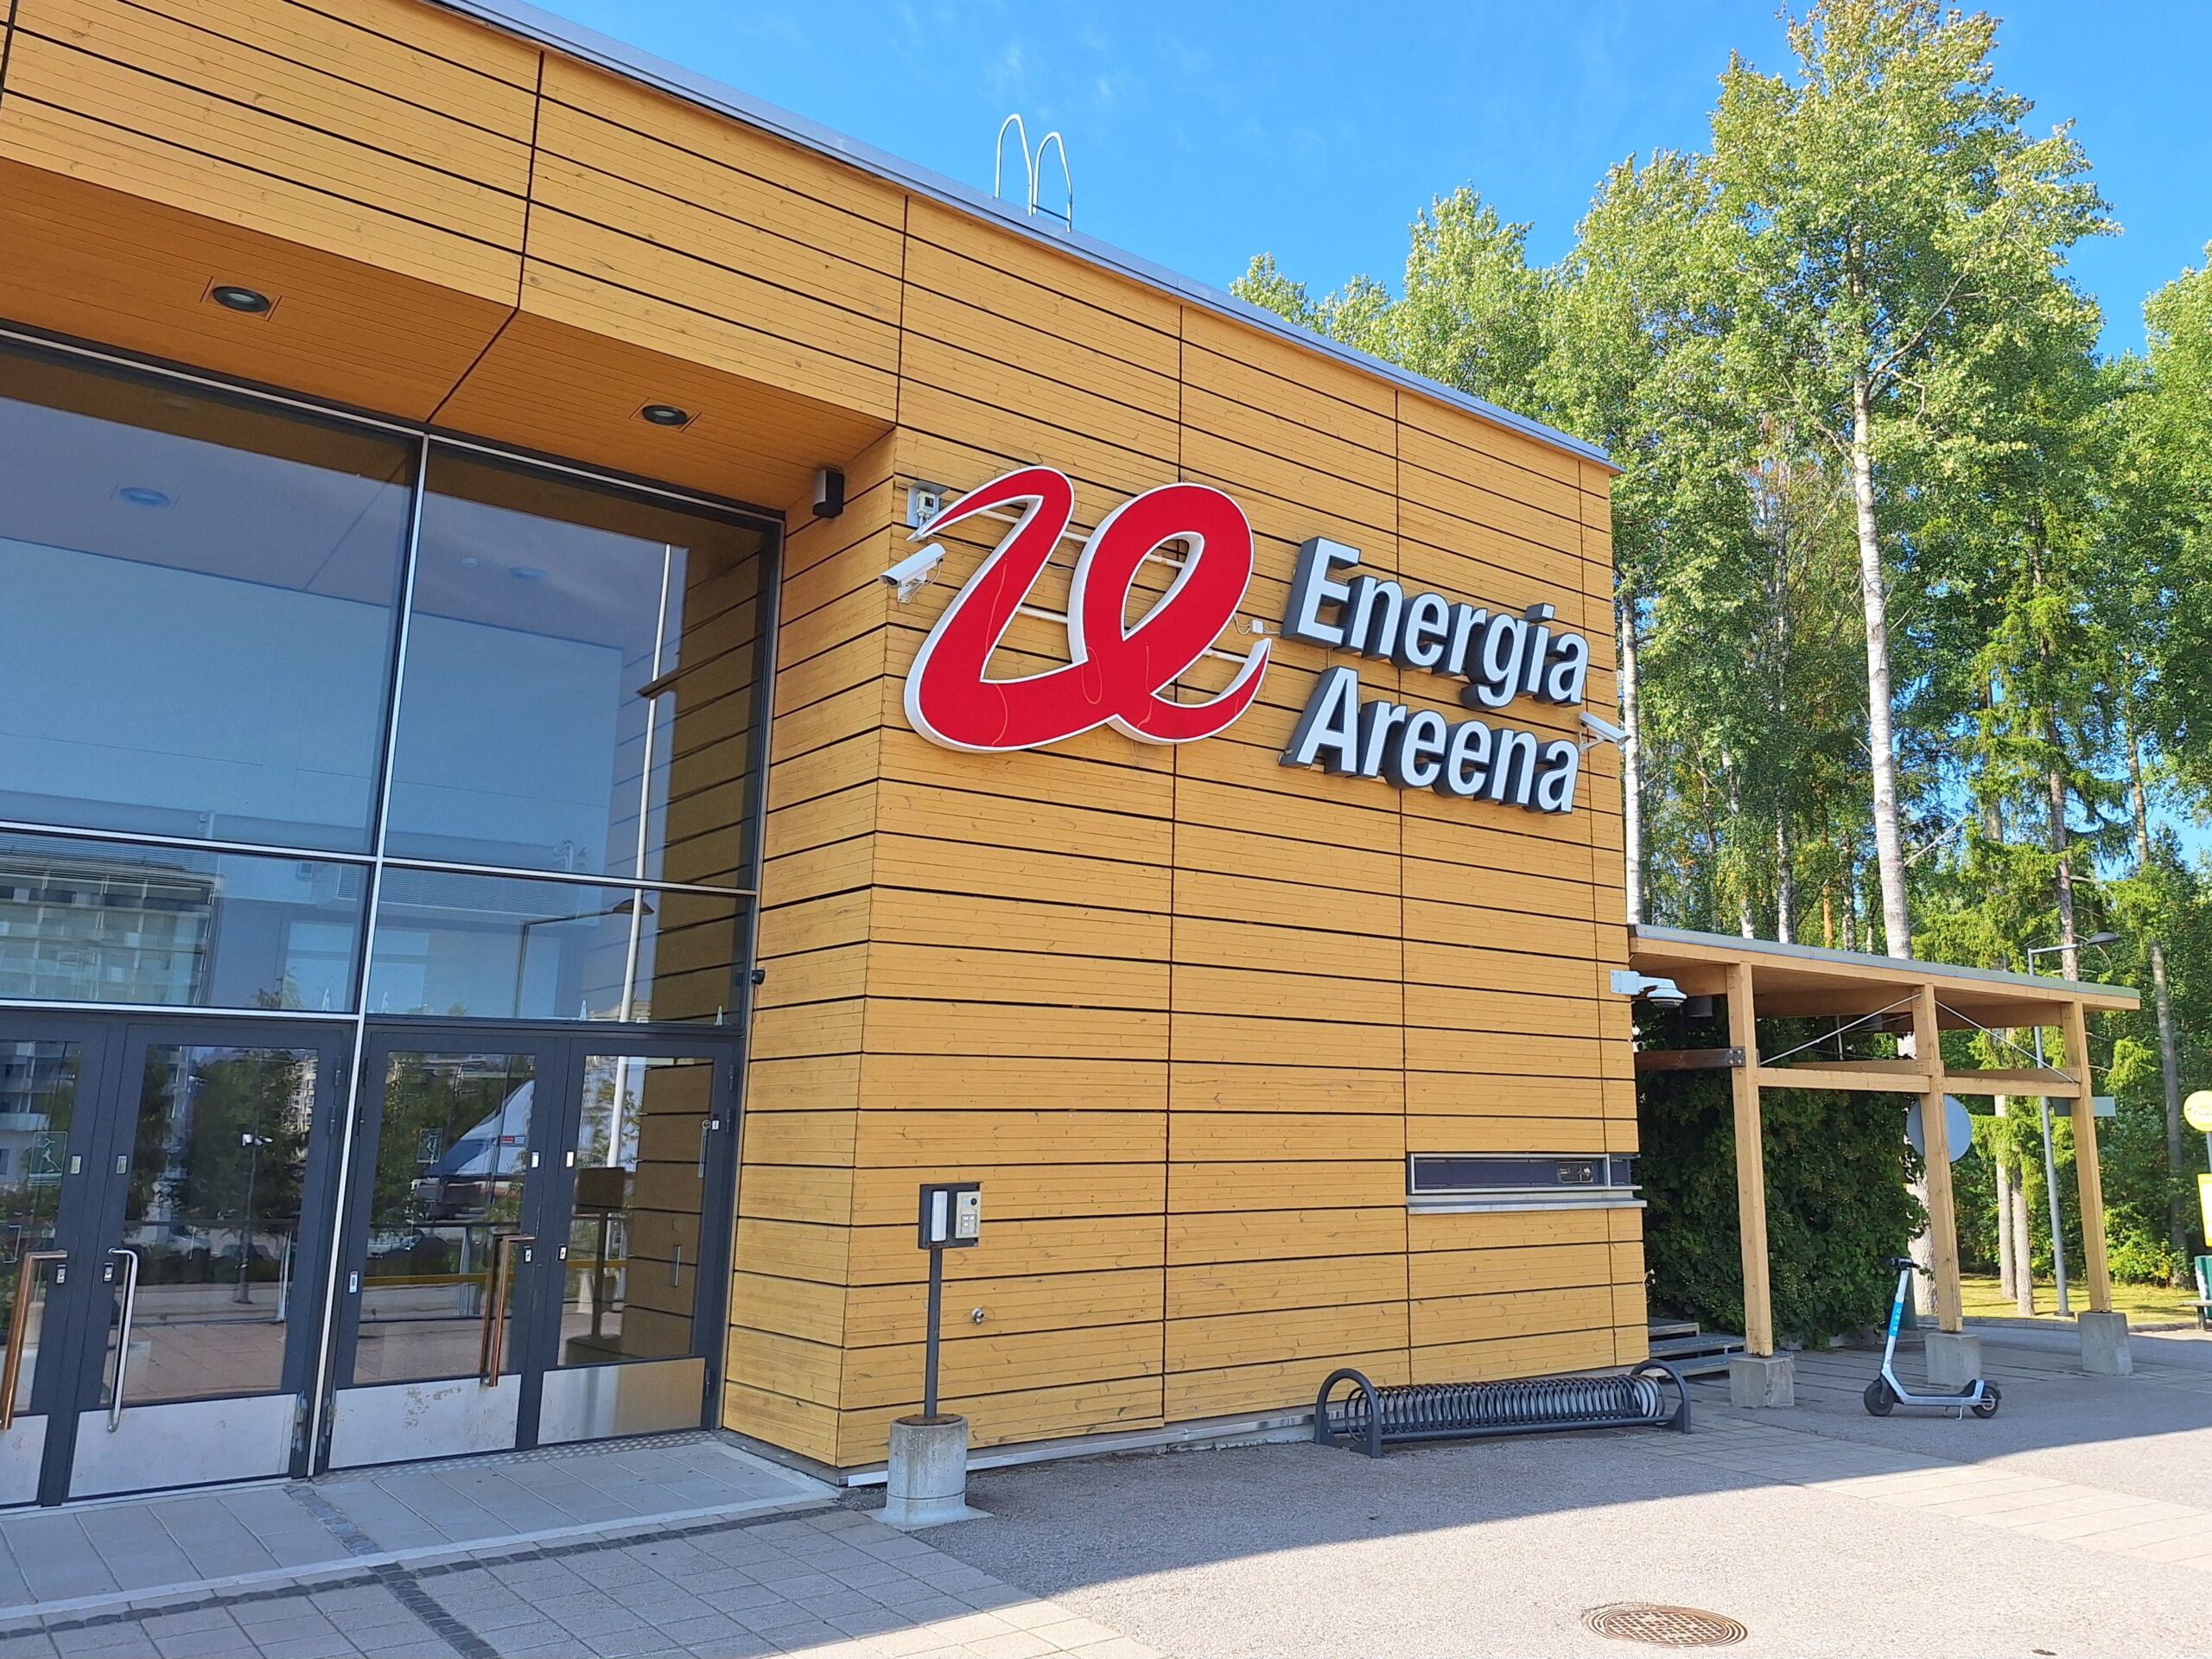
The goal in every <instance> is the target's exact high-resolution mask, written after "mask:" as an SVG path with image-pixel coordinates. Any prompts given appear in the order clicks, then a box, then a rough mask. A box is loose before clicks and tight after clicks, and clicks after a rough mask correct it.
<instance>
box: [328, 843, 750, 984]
mask: <svg viewBox="0 0 2212 1659" xmlns="http://www.w3.org/2000/svg"><path fill="white" fill-rule="evenodd" d="M738 905H739V901H738V900H737V899H734V898H731V897H729V896H728V895H727V894H723V893H671V892H668V891H665V890H660V891H652V892H643V891H640V890H639V889H636V888H626V887H595V886H592V885H590V884H588V883H583V882H575V881H542V880H529V879H527V878H524V877H520V876H484V875H456V874H448V873H445V872H442V871H429V870H409V869H393V870H391V871H388V872H387V873H386V874H385V883H384V893H383V901H382V904H381V906H380V907H379V909H378V915H377V943H376V960H375V962H374V963H373V964H372V966H371V968H370V969H369V1012H370V1013H372V1014H432V1015H444V1016H450V1017H454V1018H468V1019H479V1020H484V1019H490V1020H708V1021H714V1020H719V1019H720V1018H721V1016H722V1015H723V1014H724V1013H725V1012H726V1011H727V1009H728V1005H729V1001H730V974H731V963H732V962H733V960H734V951H735V950H736V946H737V914H738Z"/></svg>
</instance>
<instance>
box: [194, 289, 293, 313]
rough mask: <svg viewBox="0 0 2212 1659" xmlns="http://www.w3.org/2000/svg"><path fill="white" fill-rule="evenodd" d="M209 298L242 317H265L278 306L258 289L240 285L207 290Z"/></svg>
mask: <svg viewBox="0 0 2212 1659" xmlns="http://www.w3.org/2000/svg"><path fill="white" fill-rule="evenodd" d="M207 297H208V298H209V299H211V300H213V301H214V302H215V303H216V304H218V305H219V306H221V307H222V308H223V309H224V310H226V311H235V312H237V313H238V314H239V315H241V316H247V317H264V316H267V315H269V310H270V307H271V306H273V305H275V304H276V302H275V301H274V300H272V299H270V297H269V296H267V295H266V294H264V293H263V292H262V291H261V290H260V289H257V288H247V287H245V286H243V285H242V284H240V283H216V284H215V286H214V287H213V288H211V289H208V290H207Z"/></svg>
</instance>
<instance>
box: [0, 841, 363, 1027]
mask: <svg viewBox="0 0 2212 1659" xmlns="http://www.w3.org/2000/svg"><path fill="white" fill-rule="evenodd" d="M366 875H367V873H366V872H365V870H363V869H362V868H359V866H357V865H349V864H327V863H316V862H314V861H308V860H305V859H290V858H263V857H257V856H254V855H249V854H244V853H204V852H199V851H195V850H192V849H182V848H172V847H149V846H142V845H139V844H137V843H136V842H99V841H83V840H68V839H64V838H61V837H59V836H26V835H7V834H0V998H6V999H11V1000H14V1001H51V1002H111V1003H133V1004H146V1005H149V1006H158V1007H203V1008H302V1009H315V1010H327V1011H331V1012H336V1011H340V1010H343V1009H348V1008H351V1007H353V961H354V952H355V950H357V948H358V941H359V931H360V925H361V912H362V909H363V907H364V906H363V891H364V889H365V886H366Z"/></svg>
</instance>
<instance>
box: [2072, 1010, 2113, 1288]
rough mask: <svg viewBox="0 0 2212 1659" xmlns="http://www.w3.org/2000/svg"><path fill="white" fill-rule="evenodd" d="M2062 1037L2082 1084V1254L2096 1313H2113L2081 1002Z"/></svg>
mask: <svg viewBox="0 0 2212 1659" xmlns="http://www.w3.org/2000/svg"><path fill="white" fill-rule="evenodd" d="M2060 1033H2061V1035H2062V1036H2063V1038H2064V1039H2065V1042H2066V1069H2067V1070H2068V1071H2071V1072H2072V1073H2073V1074H2074V1076H2075V1078H2076V1079H2077V1080H2078V1081H2079V1083H2080V1085H2081V1090H2082V1092H2081V1093H2080V1094H2079V1095H2078V1096H2075V1101H2074V1114H2073V1117H2072V1120H2071V1121H2072V1122H2073V1125H2074V1179H2075V1184H2076V1185H2077V1186H2078V1187H2079V1189H2080V1191H2081V1195H2082V1255H2084V1256H2085V1257H2087V1258H2088V1259H2087V1261H2086V1262H2084V1263H2083V1265H2084V1267H2085V1268H2086V1269H2087V1271H2088V1281H2089V1306H2090V1308H2091V1310H2092V1311H2093V1312H2095V1313H2111V1312H2112V1263H2111V1262H2110V1261H2109V1260H2108V1259H2107V1256H2106V1254H2105V1183H2104V1173H2103V1171H2102V1170H2101V1167H2100V1166H2099V1163H2098V1158H2097V1114H2096V1109H2095V1107H2094V1105H2093V1104H2092V1103H2091V1102H2090V1099H2089V1096H2091V1095H2092V1094H2093V1093H2094V1089H2093V1088H2092V1087H2091V1072H2090V1069H2089V1022H2088V1018H2087V1017H2086V1016H2085V1015H2084V1014H2083V1013H2082V1004H2081V1002H2080V1001H2079V1000H2078V999H2076V1000H2075V1001H2069V1003H2067V1005H2066V1009H2065V1013H2064V1014H2063V1024H2062V1026H2061V1027H2060Z"/></svg>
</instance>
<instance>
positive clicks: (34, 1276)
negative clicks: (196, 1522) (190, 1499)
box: [0, 1015, 348, 1503]
mask: <svg viewBox="0 0 2212 1659" xmlns="http://www.w3.org/2000/svg"><path fill="white" fill-rule="evenodd" d="M347 1036H348V1034H347V1033H344V1032H343V1031H342V1030H339V1029H334V1028H329V1027H311V1026H305V1025H296V1024H293V1023H290V1022H287V1023H285V1024H283V1025H282V1026H277V1025H274V1024H272V1023H257V1024H252V1025H245V1024H242V1023H237V1022H227V1021H191V1022H177V1023H171V1024H164V1023H160V1022H153V1021H135V1020H123V1021H94V1020H84V1021H76V1020H67V1019H54V1018H48V1017H47V1016H34V1015H22V1016H10V1017H8V1018H6V1019H4V1020H0V1206H4V1225H5V1239H4V1243H5V1255H4V1260H0V1296H4V1298H5V1308H6V1325H5V1326H4V1329H5V1331H6V1334H7V1346H6V1351H5V1362H4V1376H0V1502H5V1503H32V1502H45V1503H58V1502H60V1501H62V1500H63V1499H65V1498H73V1497H99V1496H103V1495H105V1494H109V1493H114V1492H125V1491H145V1490H149V1489H153V1488H158V1487H170V1486H185V1485H194V1484H204V1483H207V1482H212V1481H226V1480H244V1479H251V1478H258V1477H267V1476H276V1475H283V1474H287V1473H294V1472H299V1471H302V1469H303V1468H304V1451H303V1447H302V1446H301V1444H300V1435H299V1427H300V1424H301V1422H302V1420H303V1417H304V1413H303V1412H302V1403H303V1402H304V1401H305V1399H306V1397H307V1391H308V1389H309V1387H310V1386H311V1372H312V1370H313V1366H314V1363H315V1351H316V1346H317V1344H316V1342H315V1326H316V1324H317V1321H316V1319H315V1296H314V1295H313V1294H312V1291H311V1289H310V1290H308V1291H305V1292H302V1294H297V1295H296V1291H300V1288H301V1287H312V1286H313V1285H315V1283H316V1282H317V1281H318V1279H319V1276H320V1272H321V1260H322V1256H321V1252H322V1251H323V1249H325V1248H326V1239H327V1227H326V1226H325V1225H324V1224H323V1218H324V1217H327V1215H328V1214H329V1212H330V1210H331V1207H332V1205H331V1198H332V1196H333V1195H332V1193H331V1192H330V1191H329V1178H328V1174H327V1168H328V1166H329V1165H330V1164H331V1162H332V1154H333V1143H334V1141H335V1136H334V1135H333V1134H332V1132H331V1131H332V1127H333V1125H334V1122H335V1119H336V1116H337V1111H336V1103H337V1099H338V1089H339V1082H340V1068H341V1065H342V1055H343V1053H344V1052H345V1044H346V1040H347Z"/></svg>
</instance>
